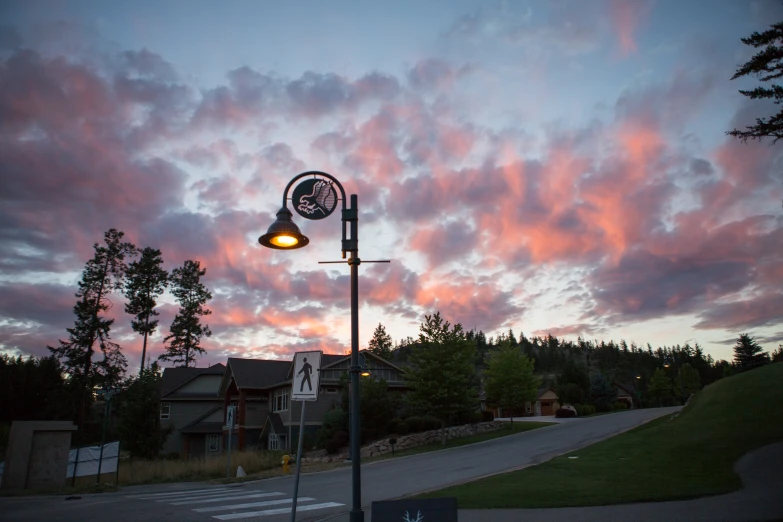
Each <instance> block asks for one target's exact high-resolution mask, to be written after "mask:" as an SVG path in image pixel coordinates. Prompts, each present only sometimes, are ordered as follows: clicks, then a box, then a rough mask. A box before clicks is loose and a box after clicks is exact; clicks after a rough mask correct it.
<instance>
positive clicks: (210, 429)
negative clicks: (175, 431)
mask: <svg viewBox="0 0 783 522" xmlns="http://www.w3.org/2000/svg"><path fill="white" fill-rule="evenodd" d="M222 409H223V406H215V407H214V408H212V409H210V410H209V411H207V412H206V413H204V414H203V415H200V416H199V417H198V418H197V419H196V420H194V421H193V422H191V423H190V424H188V425H186V426H183V427H182V428H180V430H179V431H180V432H181V433H219V432H221V431H222V430H223V423H222V422H202V421H203V420H204V419H206V418H208V417H209V416H210V415H212V414H213V413H215V412H216V411H218V410H222Z"/></svg>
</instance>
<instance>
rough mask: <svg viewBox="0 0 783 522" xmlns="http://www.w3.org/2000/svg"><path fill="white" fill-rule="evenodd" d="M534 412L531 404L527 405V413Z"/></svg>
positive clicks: (527, 403)
mask: <svg viewBox="0 0 783 522" xmlns="http://www.w3.org/2000/svg"><path fill="white" fill-rule="evenodd" d="M532 411H533V408H532V407H531V406H530V403H529V402H526V403H525V413H531V412H532Z"/></svg>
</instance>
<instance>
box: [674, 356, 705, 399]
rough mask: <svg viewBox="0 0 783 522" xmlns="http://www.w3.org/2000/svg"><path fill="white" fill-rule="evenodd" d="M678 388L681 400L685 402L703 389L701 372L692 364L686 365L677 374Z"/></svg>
mask: <svg viewBox="0 0 783 522" xmlns="http://www.w3.org/2000/svg"><path fill="white" fill-rule="evenodd" d="M677 386H678V388H679V389H680V398H681V399H682V401H683V402H685V401H687V400H688V397H690V396H691V395H692V394H694V393H696V392H697V391H699V390H700V389H701V379H700V377H699V372H697V371H696V369H695V368H694V367H693V366H691V365H690V363H685V364H683V365H682V366H681V367H680V371H679V372H678V374H677Z"/></svg>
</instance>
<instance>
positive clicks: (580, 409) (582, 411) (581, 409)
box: [574, 404, 585, 417]
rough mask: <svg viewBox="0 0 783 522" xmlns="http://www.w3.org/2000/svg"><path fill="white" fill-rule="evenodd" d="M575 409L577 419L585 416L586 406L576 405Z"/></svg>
mask: <svg viewBox="0 0 783 522" xmlns="http://www.w3.org/2000/svg"><path fill="white" fill-rule="evenodd" d="M574 409H575V410H576V415H577V417H581V416H582V415H584V414H585V409H584V406H582V405H581V404H574Z"/></svg>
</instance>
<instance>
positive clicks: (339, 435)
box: [326, 431, 348, 455]
mask: <svg viewBox="0 0 783 522" xmlns="http://www.w3.org/2000/svg"><path fill="white" fill-rule="evenodd" d="M347 444H348V432H346V431H336V432H335V433H334V435H332V438H331V439H329V442H327V443H326V452H327V453H328V454H330V455H334V454H335V453H337V452H338V451H340V449H341V448H343V447H345V446H346V445H347Z"/></svg>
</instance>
